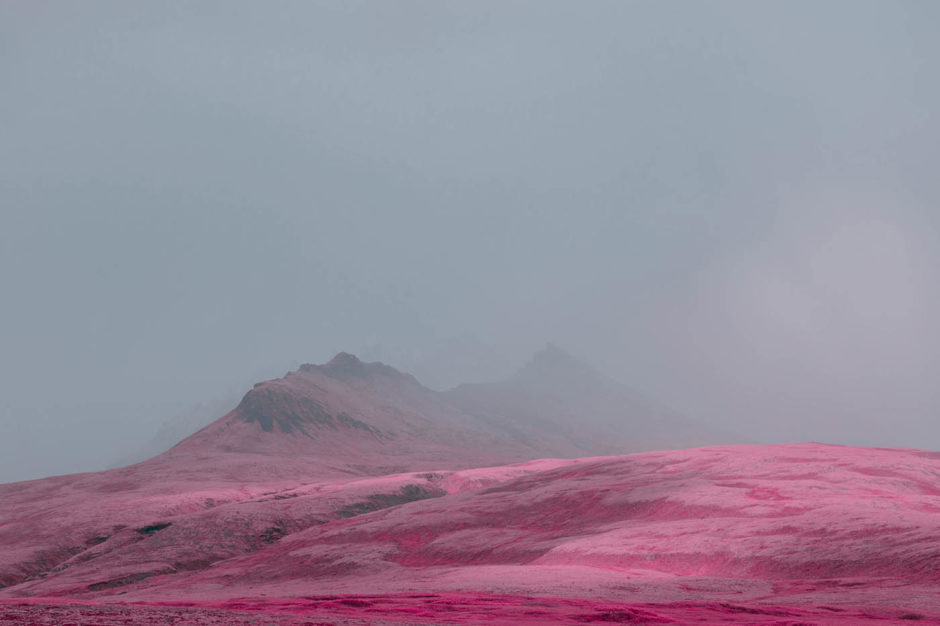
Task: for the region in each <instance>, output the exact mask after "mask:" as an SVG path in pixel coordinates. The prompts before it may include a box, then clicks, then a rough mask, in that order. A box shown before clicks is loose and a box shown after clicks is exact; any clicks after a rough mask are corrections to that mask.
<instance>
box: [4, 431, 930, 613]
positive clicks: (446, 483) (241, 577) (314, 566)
mask: <svg viewBox="0 0 940 626" xmlns="http://www.w3.org/2000/svg"><path fill="white" fill-rule="evenodd" d="M416 490H424V491H422V492H421V493H420V494H419V493H418V491H416ZM377 493H383V494H386V496H387V494H390V493H398V494H400V495H401V496H402V497H401V499H400V500H398V501H397V502H395V503H392V505H391V506H385V508H381V507H382V506H384V505H383V504H382V503H379V502H378V501H377V500H376V499H374V498H372V497H371V496H370V495H367V494H372V495H374V494H377ZM408 493H411V494H412V496H414V497H411V498H410V499H411V501H410V502H408V501H406V500H408V497H406V494H408ZM279 497H280V499H278V498H279ZM379 500H381V498H379ZM340 502H342V503H344V504H343V508H342V512H341V513H340V514H337V513H336V511H337V510H338V509H334V510H333V512H332V513H331V512H329V511H328V510H327V507H328V506H329V505H330V504H331V503H332V505H333V506H335V505H336V504H337V503H340ZM370 502H371V505H369V504H368V503H370ZM385 504H388V503H387V502H386V503H385ZM370 506H372V507H373V508H372V509H371V510H370ZM317 507H320V509H319V511H318V512H317V511H316V509H317ZM305 511H306V514H310V515H319V516H320V519H319V521H318V522H317V523H314V524H310V525H308V526H307V527H306V528H305V529H304V528H298V529H294V528H286V529H284V533H283V534H281V535H278V536H271V537H268V539H267V540H265V539H263V538H262V539H259V541H258V543H259V545H258V546H257V547H254V548H252V549H246V550H244V551H243V552H241V553H238V551H237V550H232V554H230V555H229V556H227V557H226V558H222V559H219V560H218V561H217V562H216V563H215V565H214V566H212V567H205V566H198V564H196V565H195V566H193V567H191V568H189V569H187V568H186V567H184V566H180V565H179V564H176V565H174V564H173V563H172V559H173V558H179V555H181V554H183V553H186V552H187V551H192V550H193V549H194V548H196V549H202V544H203V543H207V542H208V538H209V537H210V536H211V534H209V533H205V534H199V533H200V532H201V531H199V530H197V529H206V528H212V522H211V520H210V519H209V518H211V516H214V515H221V516H228V517H229V518H231V519H244V520H255V519H260V518H262V517H264V516H269V517H268V518H267V519H270V518H271V517H272V516H273V517H277V516H281V517H282V518H284V519H299V518H300V517H301V516H302V515H303V514H305V513H304V512H305ZM164 523H171V524H172V526H167V527H165V528H163V529H160V530H157V531H154V532H153V533H152V535H151V536H149V537H147V538H146V539H140V540H138V541H136V542H135V543H133V544H128V545H131V546H132V548H133V549H132V550H130V551H125V552H121V548H118V549H112V550H110V551H103V552H102V553H101V554H100V555H98V556H96V557H94V558H89V559H87V560H85V561H82V562H76V563H72V564H69V565H68V566H67V567H64V568H62V569H61V570H60V571H58V572H55V573H54V574H53V575H49V576H47V577H45V578H42V579H37V580H35V581H31V582H28V583H25V584H22V585H19V586H17V587H13V588H10V589H8V590H5V591H6V593H3V594H0V595H7V596H11V595H12V596H23V595H43V596H48V595H63V594H64V595H67V596H69V597H84V598H97V599H98V600H99V601H118V600H120V601H148V602H151V601H162V602H169V603H173V602H197V603H201V604H202V605H205V606H222V605H225V606H244V605H245V603H244V601H241V604H234V605H233V604H231V603H232V602H235V601H236V600H237V599H239V598H265V597H267V598H297V599H298V601H299V602H298V601H294V602H293V603H292V604H291V606H293V607H294V608H295V609H297V607H301V608H302V607H307V606H314V607H319V610H320V611H323V610H324V608H323V607H324V606H326V607H327V608H328V609H329V610H327V611H326V615H347V616H349V617H351V618H357V617H358V618H366V619H369V616H370V613H369V612H368V611H367V609H368V607H372V606H373V605H374V606H376V607H378V606H381V605H383V604H386V605H396V606H398V607H400V608H398V609H389V610H390V611H392V614H393V615H394V611H404V612H405V613H399V615H405V614H407V615H408V616H409V617H408V619H407V621H409V622H411V623H414V622H416V621H424V620H425V619H427V620H428V621H434V620H435V619H443V620H445V621H450V620H449V616H450V615H451V614H449V613H446V609H447V606H448V605H449V604H452V603H453V602H455V601H456V602H465V603H466V604H467V606H468V608H467V610H468V611H475V610H479V608H480V606H482V605H486V606H489V607H490V608H489V609H487V610H488V611H490V612H491V615H490V618H489V619H494V620H496V621H500V620H501V619H507V618H508V616H509V615H510V614H516V613H515V612H516V611H518V610H519V609H517V608H516V604H517V602H515V601H511V600H507V599H506V598H507V597H509V596H512V597H516V598H519V597H520V596H521V597H526V596H532V597H538V598H545V600H540V601H538V603H537V606H543V607H546V609H545V610H546V611H555V610H561V609H558V607H559V606H561V605H564V604H565V603H567V602H569V599H571V598H582V599H593V600H595V601H596V602H609V603H619V605H617V606H616V607H614V608H611V607H610V606H608V607H607V608H606V609H604V608H603V607H599V608H596V609H595V610H594V611H595V612H587V613H585V612H582V613H581V615H582V618H578V617H577V615H576V614H575V615H573V616H572V617H571V618H570V619H567V620H565V621H570V622H577V621H585V619H587V618H585V617H583V616H584V615H593V616H594V617H593V618H592V619H590V620H587V621H610V620H609V619H604V618H603V616H604V615H605V614H608V613H609V615H614V613H612V612H611V611H615V609H616V611H619V613H616V614H617V615H621V616H624V617H623V619H624V620H626V617H628V616H629V615H630V613H629V611H633V610H636V611H639V612H638V613H636V615H635V617H636V619H637V620H639V621H643V620H644V619H652V618H653V617H655V616H662V618H663V620H664V621H673V620H671V618H668V616H669V615H677V616H680V617H678V620H679V621H681V622H683V623H688V622H691V621H702V620H703V619H704V618H703V617H702V616H703V615H706V614H709V615H711V618H710V619H712V620H714V621H707V620H706V621H707V623H721V622H730V621H737V620H739V619H742V616H743V617H744V618H747V619H749V620H750V623H758V622H763V621H764V620H765V619H766V620H769V621H773V618H775V617H776V618H781V617H782V618H789V619H791V620H796V621H802V622H804V623H805V622H806V621H808V620H809V618H808V616H809V615H814V616H815V617H814V618H813V621H811V622H810V623H820V622H821V623H860V622H863V621H868V620H871V619H876V618H878V619H888V620H891V619H893V620H897V619H900V618H901V617H902V616H907V617H906V618H905V619H915V618H916V619H933V618H940V454H938V453H931V452H923V451H916V450H906V449H871V448H852V447H843V446H831V445H822V444H791V445H782V446H733V447H716V448H699V449H693V450H681V451H669V452H651V453H641V454H633V455H627V456H620V457H599V458H585V459H554V460H552V459H548V460H540V461H533V462H529V463H525V464H518V465H511V466H501V467H494V468H480V469H468V470H461V471H456V472H449V471H442V472H439V473H424V474H410V475H396V476H389V477H383V478H376V479H361V480H357V481H352V482H347V483H342V484H340V483H334V484H329V483H323V484H319V485H310V486H307V487H304V488H301V489H298V490H295V491H293V492H284V493H282V494H274V495H268V496H267V497H264V498H257V499H255V500H252V501H245V502H241V503H232V504H228V505H224V506H221V507H219V510H218V511H216V512H208V513H207V512H200V513H194V514H184V515H179V516H177V517H175V518H170V519H167V520H165V522H164ZM265 523H267V522H265ZM215 530H216V531H217V530H218V529H217V528H216V529H215ZM137 532H138V534H139V530H138V531H137ZM174 533H177V534H174ZM194 533H195V534H194ZM103 545H104V546H107V543H105V544H103ZM125 550H126V549H125ZM96 561H97V562H96ZM418 589H420V590H421V593H422V594H423V595H414V590H418ZM337 594H339V595H337ZM455 594H457V595H455ZM302 598H306V599H308V600H312V601H313V602H312V603H311V602H307V603H306V604H305V603H304V601H300V600H301V599H302ZM320 598H326V600H330V599H332V600H333V602H332V603H331V602H326V601H325V600H320ZM344 598H345V599H344ZM428 598H437V599H439V600H434V602H435V604H434V606H428V605H427V604H426V601H425V599H428ZM447 598H456V600H446V599H447ZM461 598H462V600H461ZM474 598H476V599H474ZM347 599H348V600H347ZM550 599H554V600H550ZM431 601H432V600H427V602H431ZM259 602H260V604H258V603H259ZM264 602H265V601H263V600H258V601H255V604H254V606H257V607H259V608H263V607H264V606H265V604H264ZM437 602H439V603H440V604H437ZM494 602H496V603H503V604H505V605H506V608H505V611H508V612H506V613H500V612H499V611H500V610H499V608H498V606H499V604H493V603H494ZM625 603H629V604H630V606H632V607H633V608H630V606H627V605H626V604H625ZM643 603H646V604H644V605H643V607H642V611H641V610H640V609H639V608H637V607H638V605H640V604H643ZM649 603H653V604H649ZM690 603H698V604H697V605H696V604H690ZM276 605H277V603H276V602H275V603H274V604H273V605H272V606H276ZM330 607H332V608H330ZM357 607H359V608H358V609H357V611H358V612H356V611H353V609H356V608H357ZM407 607H412V608H411V609H408V608H407ZM553 607H554V608H553ZM860 607H869V608H867V609H863V608H860ZM297 610H300V609H297ZM376 610H378V609H376ZM566 610H567V609H566ZM331 611H332V612H331ZM350 611H352V613H350ZM407 611H411V612H410V613H408V612H407ZM438 611H445V612H442V613H439V612H438ZM605 611H606V612H607V613H605ZM643 611H646V612H645V613H644V612H643ZM722 612H724V617H722V616H721V615H722ZM546 614H548V613H546ZM820 615H823V616H825V615H828V616H830V617H828V618H825V617H822V618H821V617H820ZM420 616H423V618H421V619H418V617H420ZM500 616H502V617H500ZM644 616H646V617H644ZM373 617H374V615H373ZM518 617H519V619H521V620H523V621H525V620H526V619H530V620H532V619H534V621H536V622H537V621H538V619H535V618H532V617H526V616H525V615H524V614H519V615H518ZM696 617H697V619H693V618H696ZM545 619H548V618H545ZM657 619H658V618H657ZM454 621H456V620H454ZM551 621H555V620H551ZM559 621H561V620H559ZM615 621H616V620H615Z"/></svg>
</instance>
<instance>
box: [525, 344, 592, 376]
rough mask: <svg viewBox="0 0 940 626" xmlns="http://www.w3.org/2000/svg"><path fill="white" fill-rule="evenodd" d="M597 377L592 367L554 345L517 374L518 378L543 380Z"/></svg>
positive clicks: (531, 360) (539, 353) (540, 352)
mask: <svg viewBox="0 0 940 626" xmlns="http://www.w3.org/2000/svg"><path fill="white" fill-rule="evenodd" d="M568 376H577V377H584V376H589V377H595V376H600V374H599V373H598V372H597V371H596V370H595V369H594V368H593V367H591V366H590V365H588V364H587V363H585V362H584V361H581V360H580V359H578V358H576V357H574V356H572V355H571V354H570V353H568V352H566V351H565V350H563V349H561V348H559V347H558V346H556V345H555V344H553V343H547V344H545V347H544V348H542V349H541V350H539V351H538V352H536V353H535V354H534V355H532V358H531V359H529V362H528V363H526V365H525V366H524V367H523V368H522V369H521V370H519V371H518V372H517V373H516V378H523V379H532V378H537V379H542V378H557V377H568Z"/></svg>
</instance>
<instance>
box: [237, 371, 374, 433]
mask: <svg viewBox="0 0 940 626" xmlns="http://www.w3.org/2000/svg"><path fill="white" fill-rule="evenodd" d="M235 414H236V416H237V419H240V420H241V421H243V422H245V423H248V424H253V423H257V424H259V425H260V426H261V430H263V431H264V432H266V433H271V432H274V431H275V430H278V431H280V432H282V433H285V434H288V435H290V434H295V433H296V434H299V435H303V436H305V437H309V438H311V439H314V438H316V436H317V431H320V430H323V429H330V430H333V431H336V430H338V429H340V428H352V429H357V430H360V431H362V432H364V433H367V434H370V435H372V436H373V437H377V438H382V437H383V433H382V431H380V430H379V429H378V428H375V427H373V426H370V425H369V424H367V423H365V422H363V421H362V420H358V419H356V418H354V417H351V416H350V415H349V414H348V413H346V412H344V411H341V412H339V413H338V414H337V415H336V416H333V415H331V414H330V413H329V412H327V410H326V409H325V408H324V406H323V404H322V403H321V402H320V401H319V400H317V399H316V398H314V397H312V396H309V395H303V394H299V393H297V392H295V391H293V390H292V389H290V388H289V387H286V386H284V385H279V384H278V383H277V382H269V383H265V384H263V385H261V386H259V387H255V388H254V389H252V390H251V391H249V392H248V393H247V394H246V395H245V397H244V398H243V399H242V401H241V403H240V404H239V405H238V408H236V409H235Z"/></svg>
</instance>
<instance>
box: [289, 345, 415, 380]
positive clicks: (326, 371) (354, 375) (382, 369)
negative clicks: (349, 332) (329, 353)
mask: <svg viewBox="0 0 940 626" xmlns="http://www.w3.org/2000/svg"><path fill="white" fill-rule="evenodd" d="M300 371H301V372H307V373H320V374H323V375H324V376H329V377H330V378H333V379H336V380H342V381H352V380H357V379H358V380H371V379H372V377H373V376H374V375H376V374H378V375H382V376H387V377H390V378H401V379H406V380H409V381H411V382H416V381H415V380H414V378H413V377H412V376H411V375H409V374H404V373H402V372H399V371H398V370H397V369H395V368H394V367H392V366H391V365H386V364H385V363H379V362H378V361H376V362H374V363H365V362H363V361H361V360H359V358H358V357H357V356H356V355H354V354H350V353H349V352H340V353H338V354H337V355H336V356H334V357H333V358H332V359H330V361H329V362H328V363H324V364H323V365H313V364H310V363H305V364H303V365H301V366H300Z"/></svg>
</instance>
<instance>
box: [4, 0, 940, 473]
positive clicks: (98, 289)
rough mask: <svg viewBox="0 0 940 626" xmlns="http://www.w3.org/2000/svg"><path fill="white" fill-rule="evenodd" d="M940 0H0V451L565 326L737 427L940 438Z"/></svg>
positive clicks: (445, 378) (475, 353)
mask: <svg viewBox="0 0 940 626" xmlns="http://www.w3.org/2000/svg"><path fill="white" fill-rule="evenodd" d="M938 20H940V4H938V3H936V2H934V1H932V0H925V1H923V2H866V1H863V0H846V1H842V2H838V1H830V2H808V1H807V2H799V1H795V2H790V1H788V2H761V3H753V2H746V1H740V2H718V1H715V2H708V3H705V2H668V1H660V2H653V1H650V2H627V1H621V0H618V1H614V2H602V1H599V0H597V1H592V2H589V3H583V2H548V1H545V0H529V1H525V2H521V1H515V2H514V1H508V2H506V1H501V2H463V3H455V2H443V1H440V0H427V1H398V2H350V1H342V2H340V1H336V2H264V3H262V2H255V3H248V2H200V3H186V2H159V3H156V2H155V3H146V4H145V3H128V2H83V3H68V2H42V3H38V2H33V1H25V0H24V1H7V2H4V3H3V4H2V5H0V89H2V92H0V120H2V124H0V287H2V291H0V294H2V295H0V303H2V306H0V481H9V480H20V479H27V478H34V477H39V476H44V475H49V474H55V473H64V472H72V471H85V470H95V469H100V468H103V467H106V466H108V465H110V464H112V463H114V462H115V461H117V460H119V459H121V458H124V457H126V455H127V454H128V451H129V450H133V449H136V448H137V447H139V446H141V445H143V444H144V443H145V442H147V441H148V440H149V439H150V438H151V437H153V436H154V434H155V433H157V431H158V430H159V429H160V428H161V427H162V426H163V425H164V424H165V423H166V422H167V421H168V420H171V419H173V418H174V416H178V415H180V414H183V415H185V414H186V413H187V412H188V411H190V410H191V407H194V406H197V405H201V406H203V407H204V406H207V405H208V406H211V405H212V403H215V402H219V400H220V398H227V397H229V396H230V395H231V393H232V392H231V390H232V389H233V388H234V389H239V388H243V389H247V388H248V387H249V386H250V384H251V383H252V382H254V381H256V380H261V379H264V378H270V377H273V376H280V375H282V374H283V373H284V372H286V371H288V370H289V369H292V368H294V367H296V366H297V365H298V364H300V363H303V362H322V361H326V360H328V359H329V358H330V357H331V356H332V355H333V354H334V353H335V352H338V351H341V350H345V351H350V352H355V353H357V354H359V355H360V356H362V357H363V358H368V359H381V360H383V361H386V362H389V363H390V364H392V365H395V366H397V367H400V368H402V369H405V370H408V371H410V372H412V373H413V374H415V375H416V376H417V377H418V378H419V379H420V380H422V381H423V382H425V384H427V385H429V386H431V387H433V388H445V387H448V386H451V385H454V384H456V383H459V382H464V381H469V380H487V379H498V378H500V377H501V376H504V375H507V374H508V373H509V372H511V371H512V370H513V369H514V368H516V367H518V366H519V365H521V364H523V363H524V362H525V361H526V360H527V358H528V357H529V356H530V355H531V354H532V353H533V352H534V351H535V350H537V349H539V348H540V347H541V346H543V345H544V344H545V342H547V341H551V342H553V343H555V344H558V345H560V346H562V347H564V348H566V349H567V350H569V351H570V352H572V353H573V354H575V355H577V356H579V357H581V358H583V359H585V360H586V361H588V362H590V363H592V364H594V365H595V366H596V367H597V368H599V369H600V370H602V371H604V372H606V373H608V374H609V375H611V376H612V377H614V378H616V379H618V380H620V381H622V382H624V383H626V384H628V385H630V386H632V387H635V388H637V389H640V390H643V391H645V392H647V393H649V394H650V395H652V396H655V397H656V398H658V399H659V400H660V401H661V402H663V403H665V404H667V405H670V406H672V407H673V408H675V409H677V410H679V411H681V412H683V413H685V414H686V415H688V416H690V417H693V418H696V419H700V420H702V421H707V422H710V423H712V424H716V425H719V426H721V427H725V428H729V429H733V430H735V431H737V432H739V433H741V434H743V435H745V436H747V437H750V438H752V439H753V440H755V441H766V442H785V441H805V440H817V441H827V442H834V443H846V444H860V445H901V446H912V447H919V448H933V449H937V448H940V420H938V419H937V413H938V409H940V394H938V391H937V388H938V385H937V383H936V381H935V380H934V378H935V376H936V372H937V369H938V364H940V339H938V333H937V332H936V330H935V326H936V323H937V322H936V320H938V319H940V293H938V285H940V246H938V244H937V241H938V234H940V232H938V231H940V207H938V200H940V177H938V176H937V175H936V164H937V163H938V162H940V119H938V114H937V111H940V86H938V85H940V83H938V81H937V79H936V71H937V70H936V67H937V63H938V61H940V40H938V38H937V37H936V24H937V23H938Z"/></svg>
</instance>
